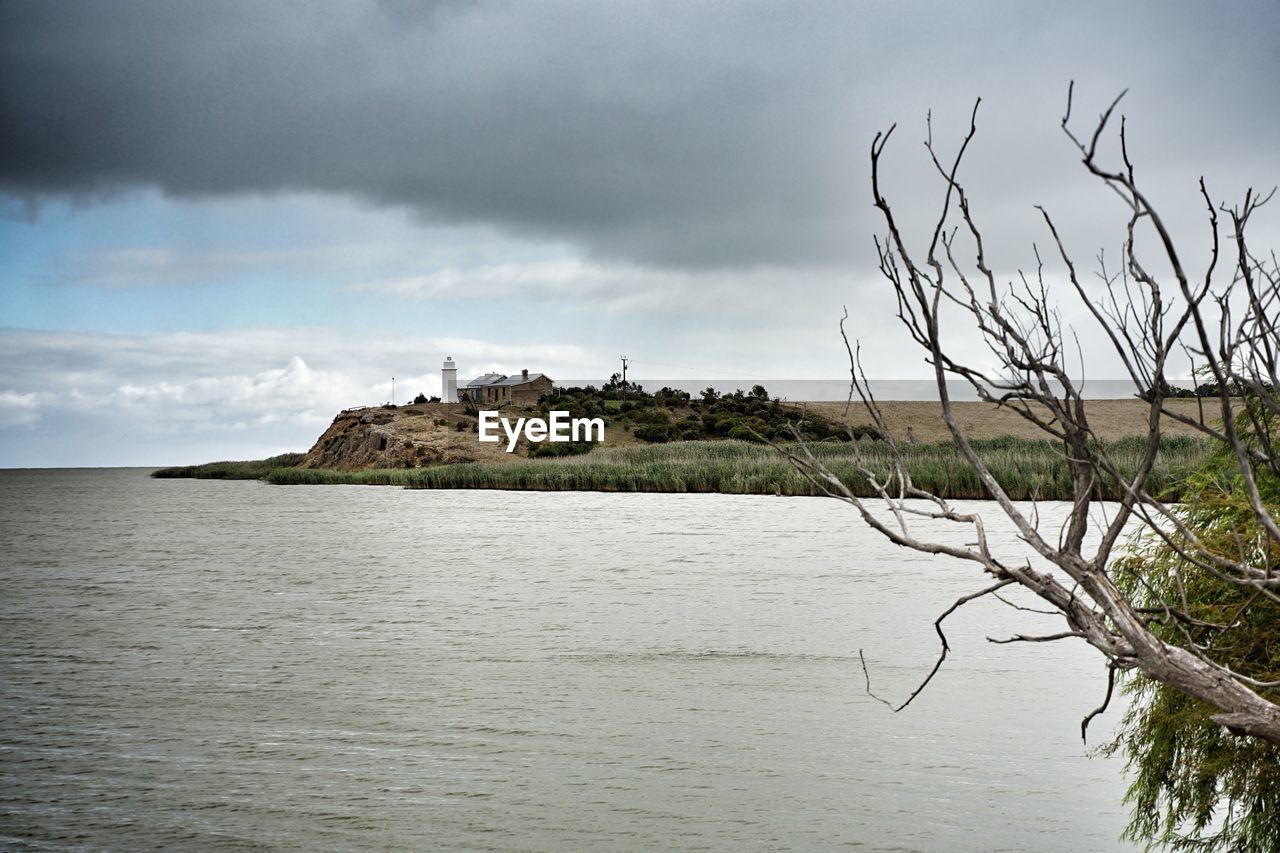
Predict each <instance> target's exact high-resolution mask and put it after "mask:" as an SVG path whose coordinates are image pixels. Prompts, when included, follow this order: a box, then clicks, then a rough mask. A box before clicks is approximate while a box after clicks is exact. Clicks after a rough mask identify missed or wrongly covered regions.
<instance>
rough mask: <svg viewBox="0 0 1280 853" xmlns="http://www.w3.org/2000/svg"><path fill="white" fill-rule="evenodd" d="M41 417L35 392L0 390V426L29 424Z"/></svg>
mask: <svg viewBox="0 0 1280 853" xmlns="http://www.w3.org/2000/svg"><path fill="white" fill-rule="evenodd" d="M39 418H40V412H39V402H38V401H37V399H36V395H35V394H19V393H17V392H16V391H0V428H7V427H20V426H29V425H30V424H33V423H35V422H36V421H37V420H39Z"/></svg>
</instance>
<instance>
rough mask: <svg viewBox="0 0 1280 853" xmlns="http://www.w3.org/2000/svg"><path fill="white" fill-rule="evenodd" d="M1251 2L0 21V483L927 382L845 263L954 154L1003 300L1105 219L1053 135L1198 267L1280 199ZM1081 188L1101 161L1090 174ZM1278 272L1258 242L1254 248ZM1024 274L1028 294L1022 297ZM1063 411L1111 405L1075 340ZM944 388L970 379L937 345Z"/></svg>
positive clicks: (72, 5) (240, 9) (1090, 251)
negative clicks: (1103, 134)
mask: <svg viewBox="0 0 1280 853" xmlns="http://www.w3.org/2000/svg"><path fill="white" fill-rule="evenodd" d="M1277 44H1280V5H1277V4H1276V3H1274V2H1238V3H1223V4H1205V3H1191V2H1126V3H1115V2H1099V3H1093V2H1071V3H1026V2H1018V1H1017V0H1009V2H969V3H963V4H959V3H941V2H934V3H925V2H840V3H836V2H832V3H826V2H803V0H798V1H797V2H786V3H781V2H774V3H753V2H733V3H730V2H698V0H681V2H670V3H663V2H596V3H577V2H558V0H547V2H538V3H518V2H491V0H479V2H461V0H431V2H409V0H382V2H377V0H342V2H330V3H325V2H307V3H300V2H283V0H280V2H261V0H253V1H252V2H221V1H220V2H213V3H208V2H127V0H126V2H119V3H109V4H108V3H99V2H61V3H47V2H24V0H6V2H2V3H0V466H4V467H28V466H30V467H44V466H61V465H66V466H83V465H160V464H175V463H186V462H201V461H209V460H211V459H215V458H217V459H223V458H254V457H260V456H263V455H267V454H270V453H277V452H282V451H286V450H302V449H306V447H308V446H309V445H310V444H311V443H312V442H313V441H314V439H315V438H316V437H317V436H318V435H319V433H320V432H321V431H322V430H323V429H324V427H325V426H326V425H327V424H328V423H329V421H330V420H331V419H332V417H333V415H334V413H336V412H337V411H338V410H339V409H341V408H344V407H348V406H354V405H365V404H377V403H381V402H384V401H387V400H390V399H391V398H392V393H393V392H392V384H391V379H392V377H395V395H396V398H397V399H398V400H400V401H403V400H404V399H405V398H406V396H411V395H412V394H415V393H417V392H419V391H421V392H424V393H426V394H428V395H430V394H433V393H438V392H439V383H440V379H439V366H440V362H441V361H442V359H443V358H444V356H445V355H452V356H453V358H454V359H455V361H457V362H458V364H459V368H460V375H461V376H462V377H463V378H469V376H470V375H478V374H480V373H483V372H485V371H489V370H496V371H500V372H504V373H514V372H516V371H518V370H520V369H522V368H528V369H530V370H532V371H534V372H543V373H547V374H549V375H550V376H552V377H553V378H556V379H560V378H590V377H607V376H608V375H609V374H610V373H612V372H614V371H615V370H617V369H618V367H619V361H618V357H619V356H620V355H624V354H625V355H628V356H630V357H631V358H632V369H631V374H632V375H633V376H635V377H637V378H639V379H640V380H641V381H644V380H645V379H647V378H673V379H691V378H701V377H704V376H721V377H723V376H730V375H740V376H744V377H747V376H749V377H758V378H760V379H762V380H765V381H766V384H767V380H769V379H826V378H832V377H839V376H841V375H846V374H847V371H848V363H847V358H846V356H845V351H844V345H843V343H842V341H841V339H840V336H839V332H838V328H837V323H838V321H839V318H840V315H841V312H842V311H843V309H844V308H845V307H847V308H848V310H849V314H850V323H849V329H850V333H851V334H852V335H853V336H854V337H856V338H857V339H858V340H860V341H861V342H862V346H863V352H864V357H865V361H866V368H867V371H868V373H869V374H871V375H872V376H874V377H880V378H886V379H889V378H891V379H904V378H917V377H926V376H928V375H929V367H928V365H927V364H926V363H925V360H924V353H923V352H922V351H920V350H919V349H918V348H916V347H914V345H913V344H912V343H911V342H910V341H909V340H908V339H907V336H906V334H905V332H904V331H903V330H902V329H901V327H900V326H899V325H898V324H897V322H896V320H895V319H894V299H893V293H892V290H891V288H890V287H889V286H888V285H887V283H886V282H885V281H884V280H883V279H882V278H881V277H880V276H879V274H878V272H877V269H876V256H875V248H874V243H873V237H874V235H875V234H877V233H878V232H879V231H880V230H882V222H881V221H880V220H879V219H878V218H877V212H876V211H875V210H874V209H873V208H872V206H871V199H870V168H869V156H868V152H869V148H870V144H871V140H872V138H873V137H874V135H875V134H876V132H877V131H880V130H884V129H887V128H888V127H890V126H892V125H895V124H896V125H897V129H896V130H895V132H894V136H893V139H892V142H891V144H890V146H889V147H888V149H887V151H886V154H885V160H884V182H885V186H886V188H887V192H888V194H889V196H890V200H891V203H892V204H893V205H894V210H895V214H897V215H899V216H901V217H902V221H903V222H904V224H905V225H906V226H907V233H908V239H909V240H919V241H925V242H927V239H928V234H929V230H930V229H929V223H930V217H931V216H934V215H936V211H937V206H938V204H939V203H940V200H941V197H942V193H941V189H940V187H939V183H938V179H937V176H936V174H935V173H934V172H933V171H932V167H931V166H930V165H929V161H928V159H927V154H926V152H925V150H924V147H923V145H922V144H921V143H922V142H923V140H924V139H925V134H926V123H925V119H926V116H927V115H930V114H931V115H932V126H933V135H934V140H935V142H936V144H937V145H938V146H939V148H940V150H942V151H943V152H952V151H954V150H955V148H956V146H958V144H959V143H960V141H961V140H962V138H963V136H964V133H965V131H966V130H967V128H968V118H969V114H970V112H971V110H972V109H973V105H974V103H975V101H976V100H977V99H978V98H979V97H980V98H981V99H982V102H981V106H980V108H979V111H978V133H977V136H976V137H975V139H974V142H973V143H972V145H971V148H970V150H969V154H968V156H967V159H966V161H965V165H964V168H963V171H962V173H961V177H962V179H963V180H965V182H966V184H967V186H968V188H969V193H970V195H971V197H972V199H973V204H974V209H975V213H976V215H977V217H978V218H979V221H980V223H981V224H982V226H983V228H984V231H985V232H986V234H987V235H988V240H989V245H988V254H989V257H990V258H992V259H993V261H992V263H993V266H994V269H995V270H996V272H997V275H998V276H1000V277H1001V278H1002V279H1003V280H1013V279H1014V277H1016V275H1017V272H1018V270H1025V269H1029V268H1033V267H1034V263H1035V255H1034V248H1033V247H1034V246H1035V245H1036V244H1037V243H1038V244H1039V245H1041V246H1044V241H1045V239H1046V234H1045V233H1044V228H1043V224H1042V223H1041V222H1040V220H1039V219H1038V218H1037V215H1036V213H1035V210H1034V205H1037V204H1041V205H1044V206H1045V207H1046V209H1048V210H1049V211H1050V212H1051V213H1052V214H1053V216H1054V218H1055V221H1057V222H1058V224H1059V228H1060V230H1061V231H1062V233H1063V234H1064V238H1065V239H1066V241H1067V243H1068V244H1069V246H1070V247H1071V249H1072V251H1073V253H1074V254H1075V255H1076V260H1077V262H1078V263H1079V264H1080V265H1081V266H1082V267H1084V268H1085V269H1092V268H1093V267H1094V266H1095V258H1096V257H1097V255H1098V253H1099V252H1100V251H1102V252H1104V253H1110V256H1112V257H1115V256H1117V255H1118V253H1119V250H1120V244H1121V239H1122V226H1123V222H1124V218H1123V214H1124V211H1123V209H1122V207H1121V205H1120V203H1119V201H1118V200H1117V199H1116V198H1115V197H1114V196H1113V195H1112V194H1110V192H1109V191H1108V190H1106V189H1105V188H1103V187H1102V186H1101V185H1099V184H1098V183H1097V182H1096V181H1094V180H1091V179H1090V178H1089V177H1088V176H1087V175H1086V174H1085V173H1084V170H1083V168H1082V167H1081V164H1080V162H1079V155H1078V153H1077V152H1076V151H1075V150H1074V149H1073V148H1072V146H1071V143H1070V142H1069V141H1068V140H1067V138H1066V137H1065V136H1064V135H1063V133H1062V131H1061V128H1060V126H1059V122H1060V120H1061V117H1062V114H1063V110H1064V107H1065V102H1066V92H1067V86H1068V83H1069V82H1070V81H1073V80H1074V81H1075V90H1074V91H1075V113H1074V114H1075V116H1076V122H1078V124H1077V127H1079V128H1084V129H1086V130H1087V129H1089V128H1091V125H1092V122H1093V121H1094V120H1096V117H1097V115H1098V114H1099V113H1100V112H1101V111H1102V110H1103V109H1104V108H1105V106H1106V105H1107V104H1108V103H1109V102H1110V101H1111V100H1112V99H1113V98H1115V97H1116V96H1117V95H1118V94H1119V93H1120V92H1121V91H1123V90H1126V89H1127V90H1128V94H1127V95H1126V96H1125V98H1124V100H1123V101H1122V107H1121V110H1122V112H1123V113H1124V115H1125V117H1126V122H1127V128H1128V139H1129V145H1130V150H1131V153H1132V155H1133V158H1134V161H1135V164H1136V166H1137V169H1138V175H1139V179H1140V181H1141V182H1142V184H1143V186H1144V187H1145V188H1146V189H1147V191H1148V194H1149V195H1150V196H1151V197H1152V198H1153V200H1154V201H1155V203H1156V204H1157V206H1158V207H1159V208H1160V209H1161V210H1162V211H1164V213H1165V216H1166V218H1167V219H1168V221H1169V222H1170V224H1171V227H1172V228H1173V230H1174V233H1175V236H1176V237H1177V238H1178V239H1179V241H1180V244H1182V245H1185V246H1186V254H1187V256H1188V257H1189V258H1191V259H1193V260H1198V259H1202V258H1203V257H1204V253H1205V252H1206V250H1207V245H1208V231H1207V228H1206V226H1205V212H1204V205H1203V202H1202V201H1201V199H1200V197H1199V190H1198V185H1197V181H1198V180H1199V178H1200V177H1201V176H1203V177H1204V179H1205V181H1206V184H1207V186H1208V187H1209V190H1210V192H1211V194H1212V195H1213V196H1214V197H1215V198H1216V199H1220V200H1223V201H1227V202H1232V201H1238V199H1239V198H1241V197H1242V196H1243V193H1244V191H1245V189H1246V188H1247V187H1250V186H1254V187H1262V188H1265V189H1269V188H1270V187H1271V186H1274V185H1275V184H1276V183H1277V182H1280V154H1277V150H1278V149H1277V148H1276V143H1275V140H1277V139H1280V109H1277V107H1280V103H1277V98H1278V97H1280V96H1278V95H1277V93H1278V92H1280V51H1278V50H1276V45H1277ZM1104 151H1106V152H1108V153H1110V154H1114V149H1113V148H1105V147H1104ZM1255 228H1256V230H1255V234H1256V235H1257V237H1256V239H1257V240H1258V241H1259V243H1260V244H1261V245H1265V246H1269V247H1274V246H1276V245H1277V244H1278V243H1280V240H1276V239H1274V237H1275V235H1276V234H1277V231H1278V230H1280V218H1278V217H1277V215H1276V214H1275V212H1274V211H1273V210H1267V211H1264V214H1260V216H1259V220H1258V222H1257V223H1256V225H1255ZM1053 275H1055V271H1054V270H1052V269H1051V270H1050V277H1051V279H1052V277H1053ZM1054 295H1055V297H1060V298H1061V300H1062V304H1061V310H1062V313H1063V317H1064V320H1065V322H1067V323H1068V324H1070V325H1071V326H1072V327H1073V329H1075V328H1076V327H1077V325H1078V327H1079V328H1078V329H1077V331H1078V334H1079V335H1080V337H1081V340H1082V349H1083V350H1084V353H1085V354H1086V355H1087V361H1088V363H1087V365H1086V368H1085V369H1086V372H1087V373H1088V374H1089V375H1091V376H1097V377H1104V378H1115V377H1118V375H1119V373H1118V368H1117V366H1116V364H1115V363H1114V362H1113V361H1109V360H1108V358H1107V355H1106V352H1105V351H1106V347H1105V346H1104V345H1103V343H1102V340H1101V338H1099V337H1098V336H1097V334H1096V331H1094V330H1091V329H1090V328H1089V327H1088V326H1089V324H1088V322H1087V318H1086V317H1085V315H1084V313H1083V309H1082V308H1081V306H1079V305H1078V304H1077V303H1075V302H1074V301H1073V300H1072V299H1071V297H1070V294H1069V293H1067V292H1066V291H1065V290H1063V289H1062V288H1061V282H1060V280H1059V281H1058V283H1057V284H1055V290H1054ZM947 333H948V335H949V338H948V340H951V341H953V345H954V346H955V348H956V350H957V352H960V353H962V354H970V355H972V357H973V358H974V359H976V360H978V361H979V362H980V361H981V359H982V358H983V357H985V356H984V354H983V351H982V350H981V349H980V348H979V347H978V345H977V342H976V341H974V340H972V338H971V336H967V335H966V334H965V333H964V331H963V329H957V330H955V331H954V332H953V331H952V330H951V329H948V332H947Z"/></svg>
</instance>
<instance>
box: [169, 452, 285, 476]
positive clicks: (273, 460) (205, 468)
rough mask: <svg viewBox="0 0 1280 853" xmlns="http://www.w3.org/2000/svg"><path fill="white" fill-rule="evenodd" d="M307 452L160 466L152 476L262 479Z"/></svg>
mask: <svg viewBox="0 0 1280 853" xmlns="http://www.w3.org/2000/svg"><path fill="white" fill-rule="evenodd" d="M306 456H307V454H305V453H281V454H280V455H279V456H272V457H270V458H267V459H245V460H240V461H226V462H206V463H204V464H203V465H179V466H177V467H174V468H160V469H159V470H156V471H152V472H151V476H152V477H155V478H157V479H161V480H168V479H181V478H190V479H195V480H261V479H262V478H263V477H265V476H267V474H269V473H270V472H272V471H274V470H277V469H280V468H287V467H289V466H291V465H297V464H298V463H299V462H301V461H302V460H303V459H305V458H306Z"/></svg>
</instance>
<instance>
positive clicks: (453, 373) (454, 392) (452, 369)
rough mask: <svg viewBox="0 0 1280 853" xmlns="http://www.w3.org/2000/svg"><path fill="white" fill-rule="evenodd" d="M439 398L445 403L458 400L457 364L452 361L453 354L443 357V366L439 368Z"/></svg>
mask: <svg viewBox="0 0 1280 853" xmlns="http://www.w3.org/2000/svg"><path fill="white" fill-rule="evenodd" d="M440 399H441V400H442V401H443V402H445V403H456V402H458V365H456V364H454V363H453V356H451V355H446V356H445V357H444V366H443V367H442V368H440Z"/></svg>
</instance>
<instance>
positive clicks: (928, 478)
mask: <svg viewBox="0 0 1280 853" xmlns="http://www.w3.org/2000/svg"><path fill="white" fill-rule="evenodd" d="M974 447H975V449H976V450H977V452H978V454H979V456H980V457H981V458H982V459H983V461H984V462H985V463H986V464H987V465H988V467H989V468H990V470H991V473H992V474H993V475H994V476H995V478H996V480H997V481H998V482H999V483H1000V484H1001V485H1002V486H1003V487H1004V488H1005V489H1006V491H1008V492H1009V494H1010V496H1011V497H1013V498H1014V499H1017V500H1026V499H1030V498H1037V499H1041V500H1064V499H1069V498H1070V497H1071V481H1070V476H1069V473H1068V471H1067V465H1066V461H1065V459H1064V458H1063V455H1062V451H1061V448H1060V447H1059V446H1058V445H1057V444H1055V443H1053V442H1049V441H1036V440H1029V439H1015V438H1001V439H993V440H989V441H977V442H974ZM1142 447H1143V442H1142V440H1141V439H1139V438H1133V439H1123V440H1121V441H1117V442H1113V443H1111V444H1109V445H1108V446H1107V448H1108V451H1109V452H1110V454H1111V456H1112V458H1113V459H1114V460H1115V461H1116V463H1117V465H1118V466H1119V468H1120V470H1121V471H1124V472H1130V471H1133V470H1134V469H1135V468H1136V466H1137V464H1138V461H1139V457H1140V453H1141V450H1142ZM858 448H859V450H860V451H861V453H862V454H863V456H864V458H865V460H866V462H867V464H868V467H870V468H871V469H872V470H873V471H874V472H875V473H876V475H877V476H878V477H879V478H880V479H882V480H883V479H884V478H886V477H887V476H888V474H889V472H890V469H891V456H890V453H889V450H888V447H887V445H885V444H883V443H881V442H872V441H863V442H861V443H860V444H859V446H858ZM810 449H811V450H812V452H813V453H814V455H815V456H816V457H817V458H818V459H820V460H821V461H822V462H823V463H824V464H825V465H826V466H827V467H828V468H829V469H830V470H831V471H832V472H833V473H834V474H835V475H836V476H838V477H839V478H840V479H841V480H842V481H843V482H844V483H846V484H848V485H849V486H850V488H851V489H853V490H854V492H855V493H857V494H860V495H863V496H870V495H873V494H874V491H873V489H872V488H871V486H870V485H869V484H868V483H867V480H866V477H865V475H864V474H863V473H862V472H861V470H860V469H859V468H858V465H857V464H856V463H855V461H854V458H853V449H852V448H851V447H850V445H849V444H847V443H839V444H834V443H832V444H826V443H822V444H813V445H810ZM903 453H904V456H905V458H906V463H907V468H908V470H909V471H910V473H911V477H912V479H913V480H914V482H915V483H916V485H918V486H920V487H921V488H924V489H927V490H929V491H931V492H933V493H935V494H938V495H941V496H943V497H947V498H977V499H981V498H986V497H988V495H986V493H985V492H984V490H983V488H982V484H981V483H980V482H979V480H978V477H977V475H976V474H975V473H974V472H973V471H972V470H971V469H970V468H969V466H968V465H966V464H965V463H964V462H963V461H962V460H961V458H960V456H959V452H958V451H957V450H956V449H955V447H954V446H953V445H951V444H950V443H945V442H944V443H938V444H924V445H912V446H908V447H905V448H903ZM1208 453H1209V445H1208V444H1207V443H1206V442H1204V441H1202V440H1200V439H1197V438H1185V437H1178V438H1168V439H1165V440H1164V441H1163V442H1162V443H1161V450H1160V455H1159V458H1158V461H1157V463H1156V467H1155V471H1154V473H1153V479H1152V483H1151V484H1150V488H1151V489H1153V490H1154V491H1156V492H1164V493H1165V494H1167V495H1168V496H1169V497H1170V499H1176V497H1177V494H1178V491H1179V483H1180V480H1181V478H1182V476H1183V475H1184V474H1185V473H1186V472H1187V471H1189V470H1190V469H1191V468H1193V467H1195V466H1196V465H1198V464H1199V463H1201V462H1202V461H1203V460H1204V459H1205V458H1206V457H1207V455H1208ZM267 480H268V481H269V482H271V483H277V484H283V485H304V484H325V483H329V484H332V483H353V484H362V485H400V486H405V487H407V488H410V489H514V490H527V491H603V492H717V493H723V494H780V495H811V494H816V493H817V491H816V490H815V489H814V488H813V486H812V485H811V484H810V483H809V482H808V481H807V480H806V479H805V478H804V477H803V476H802V475H801V474H800V473H799V472H798V471H797V470H796V469H795V468H794V467H793V466H792V465H791V464H790V463H789V462H788V461H787V460H786V459H785V458H784V457H783V456H782V455H781V454H779V453H778V452H777V451H776V450H774V449H773V448H770V447H767V446H764V445H760V444H752V443H748V442H742V441H688V442H677V443H673V444H661V445H644V446H640V445H637V446H629V447H607V448H599V449H597V450H595V451H593V452H592V453H589V454H587V455H584V456H570V457H560V458H549V459H513V460H512V461H510V462H501V463H469V464H463V465H441V466H436V467H431V468H419V469H412V470H370V471H352V472H344V471H318V470H314V469H300V468H288V469H281V470H275V471H272V472H271V473H270V474H268V475H267ZM1098 494H1099V496H1101V497H1105V498H1110V499H1114V498H1117V497H1119V492H1118V490H1117V489H1116V488H1115V486H1114V484H1106V483H1102V484H1099V490H1098Z"/></svg>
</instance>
